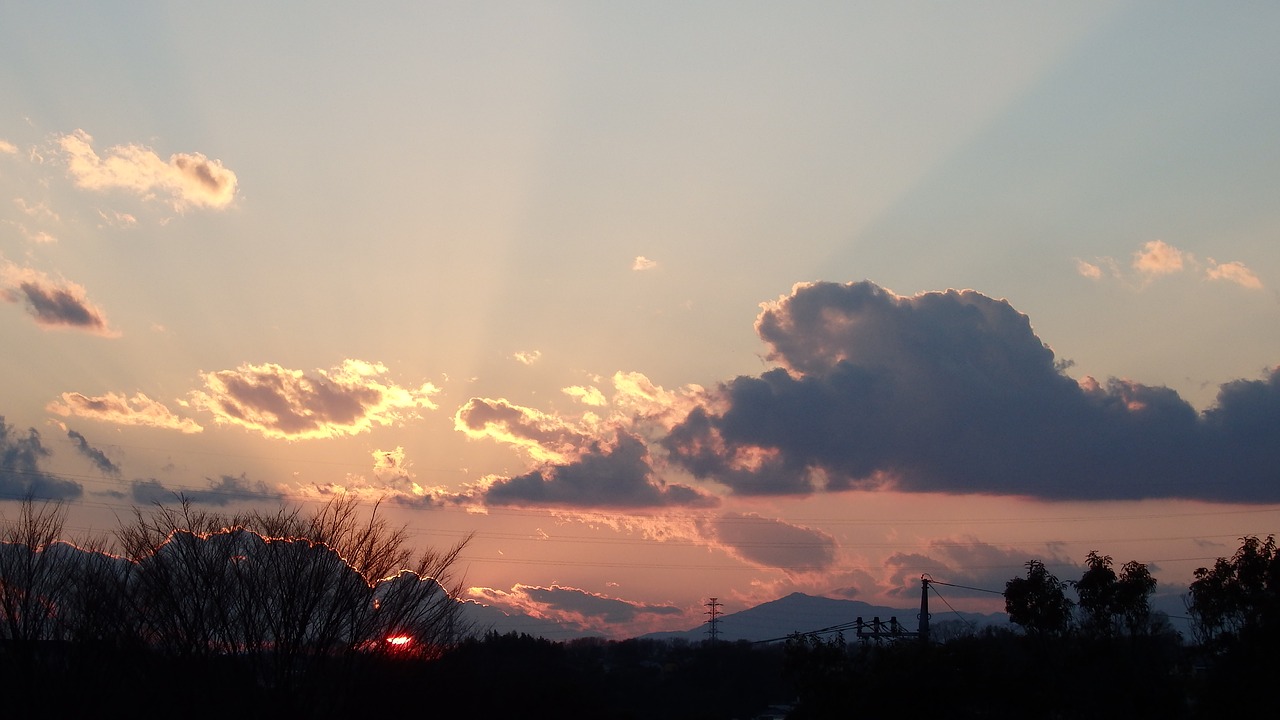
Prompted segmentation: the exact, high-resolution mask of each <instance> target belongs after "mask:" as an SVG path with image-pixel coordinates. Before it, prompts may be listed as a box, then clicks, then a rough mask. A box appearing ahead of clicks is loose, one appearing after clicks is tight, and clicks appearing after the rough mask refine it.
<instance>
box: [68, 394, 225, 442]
mask: <svg viewBox="0 0 1280 720" xmlns="http://www.w3.org/2000/svg"><path fill="white" fill-rule="evenodd" d="M45 409H46V410H48V411H49V412H51V413H54V414H57V415H61V416H63V417H71V416H75V417H82V418H88V419H90V420H101V421H103V422H110V423H115V424H117V425H138V426H142V427H153V428H163V429H165V430H177V431H179V432H182V433H198V432H200V431H201V430H203V429H204V428H202V427H200V425H199V424H198V423H196V421H194V420H191V419H188V418H181V417H178V416H177V415H174V414H173V412H172V411H170V410H169V408H167V407H165V406H164V404H163V403H160V402H158V401H156V400H152V399H151V398H149V397H147V396H146V395H144V394H142V393H137V394H135V395H134V396H133V397H132V398H126V397H125V396H124V395H117V394H115V393H107V394H106V395H101V396H99V397H89V396H87V395H82V394H80V393H72V392H68V393H62V401H61V402H58V401H54V402H51V403H49V405H48V406H46V408H45Z"/></svg>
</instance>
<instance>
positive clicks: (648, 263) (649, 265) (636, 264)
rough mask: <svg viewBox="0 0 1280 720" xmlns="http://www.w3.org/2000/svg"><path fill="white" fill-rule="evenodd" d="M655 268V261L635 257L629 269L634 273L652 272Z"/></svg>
mask: <svg viewBox="0 0 1280 720" xmlns="http://www.w3.org/2000/svg"><path fill="white" fill-rule="evenodd" d="M656 267H658V263H657V262H656V261H653V260H650V259H649V258H647V257H645V256H643V255H637V256H636V259H635V260H632V261H631V269H632V270H635V271H636V272H643V271H645V270H652V269H654V268H656Z"/></svg>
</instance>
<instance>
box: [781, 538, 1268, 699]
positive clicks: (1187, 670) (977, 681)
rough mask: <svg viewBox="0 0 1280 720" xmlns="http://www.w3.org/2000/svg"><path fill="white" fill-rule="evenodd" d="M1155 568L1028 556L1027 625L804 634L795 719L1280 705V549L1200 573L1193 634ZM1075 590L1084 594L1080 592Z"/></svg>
mask: <svg viewBox="0 0 1280 720" xmlns="http://www.w3.org/2000/svg"><path fill="white" fill-rule="evenodd" d="M1155 590H1156V580H1155V578H1153V577H1152V576H1151V574H1150V572H1148V569H1147V568H1146V566H1145V565H1143V564H1141V563H1138V562H1129V563H1126V564H1125V565H1124V566H1122V567H1121V568H1120V570H1119V572H1117V571H1116V569H1115V567H1114V564H1113V561H1112V558H1111V557H1109V556H1106V555H1101V554H1099V553H1097V552H1091V553H1089V554H1088V556H1087V557H1086V558H1085V568H1084V572H1083V574H1082V575H1081V577H1080V578H1079V579H1078V580H1066V581H1064V580H1060V579H1058V578H1057V577H1056V576H1055V575H1054V574H1053V573H1051V572H1050V571H1049V570H1048V568H1046V566H1045V565H1044V563H1042V562H1040V561H1038V560H1032V561H1029V562H1028V563H1027V565H1026V574H1025V575H1024V576H1020V577H1015V578H1011V579H1010V580H1009V581H1008V583H1006V585H1005V591H1004V599H1005V609H1006V611H1007V612H1008V613H1009V619H1010V621H1011V622H1012V623H1014V624H1015V625H1016V626H1018V627H1019V628H1020V631H1015V630H1012V629H1007V628H986V629H984V630H983V631H982V632H972V633H968V634H959V635H958V636H954V637H952V638H951V639H949V640H948V641H947V642H945V643H931V644H924V643H919V642H911V641H907V642H898V643H896V644H891V645H871V646H855V645H849V644H847V643H846V642H845V639H844V638H843V637H835V638H818V637H812V636H800V635H797V636H794V637H792V638H791V639H789V641H788V648H787V668H788V673H789V675H790V676H791V677H793V678H794V679H795V682H796V692H797V696H798V701H797V705H796V707H795V709H794V710H793V711H792V712H791V713H790V714H789V715H788V716H787V717H789V718H796V719H802V718H828V717H859V718H889V717H895V718H896V717H925V716H927V715H936V716H939V717H952V718H1168V719H1178V718H1188V719H1189V718H1222V717H1236V716H1244V715H1245V713H1250V714H1252V713H1255V712H1256V711H1257V710H1258V709H1260V708H1265V707H1269V706H1273V705H1274V689H1273V686H1272V684H1271V683H1272V682H1274V680H1275V678H1276V677H1277V672H1280V653H1278V652H1277V651H1278V650H1280V553H1277V547H1276V542H1275V538H1274V537H1267V538H1266V539H1265V540H1264V539H1259V538H1257V537H1245V538H1243V539H1242V542H1241V545H1240V548H1239V549H1238V550H1237V551H1236V552H1235V554H1234V555H1232V556H1231V557H1223V558H1219V559H1218V561H1217V562H1216V563H1215V564H1214V565H1213V566H1212V567H1209V568H1199V569H1197V570H1196V571H1195V580H1194V581H1193V582H1192V583H1191V585H1190V587H1189V588H1188V592H1187V594H1186V596H1185V598H1186V609H1187V614H1188V619H1189V620H1190V623H1191V628H1192V637H1191V638H1183V637H1182V636H1180V635H1179V634H1178V633H1176V632H1175V631H1174V630H1173V629H1172V627H1171V625H1170V624H1169V622H1168V618H1167V617H1165V616H1164V615H1163V614H1160V613H1153V612H1152V610H1151V607H1150V602H1149V601H1150V597H1151V595H1152V594H1153V593H1154V592H1155ZM1072 595H1074V596H1075V597H1074V599H1073V598H1072V597H1071V596H1072Z"/></svg>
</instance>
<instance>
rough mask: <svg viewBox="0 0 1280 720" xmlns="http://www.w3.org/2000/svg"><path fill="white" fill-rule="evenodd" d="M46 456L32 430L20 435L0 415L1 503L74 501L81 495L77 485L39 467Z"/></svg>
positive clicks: (81, 491)
mask: <svg viewBox="0 0 1280 720" xmlns="http://www.w3.org/2000/svg"><path fill="white" fill-rule="evenodd" d="M49 455H50V452H49V450H48V448H46V447H45V446H44V443H42V442H41V441H40V433H39V432H38V431H37V430H36V429H35V428H28V429H27V432H26V434H23V433H21V432H18V431H17V430H16V429H15V428H14V427H12V426H10V425H8V424H7V423H5V419H4V416H3V415H0V500H21V499H22V498H25V497H31V498H34V499H37V500H73V499H75V498H78V497H80V496H81V495H83V494H84V487H83V486H82V485H80V483H78V482H74V481H72V480H67V479H65V478H60V477H58V476H57V475H53V474H51V473H48V472H46V471H45V470H43V469H42V468H41V467H40V463H41V462H42V461H43V460H44V459H45V458H47V457H49Z"/></svg>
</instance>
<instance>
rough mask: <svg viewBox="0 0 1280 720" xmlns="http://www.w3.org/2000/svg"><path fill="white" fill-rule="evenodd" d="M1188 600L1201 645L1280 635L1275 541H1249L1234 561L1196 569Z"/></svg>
mask: <svg viewBox="0 0 1280 720" xmlns="http://www.w3.org/2000/svg"><path fill="white" fill-rule="evenodd" d="M1190 590H1191V592H1190V595H1189V596H1188V599H1187V610H1188V612H1189V613H1190V614H1191V617H1192V621H1193V626H1192V627H1193V631H1194V633H1195V635H1196V639H1197V640H1199V641H1200V642H1202V643H1218V644H1222V643H1227V644H1229V643H1231V642H1233V641H1236V640H1240V639H1252V638H1255V637H1259V636H1263V635H1275V634H1277V631H1280V553H1278V552H1277V549H1276V540H1275V536H1273V535H1268V536H1267V539H1266V540H1259V539H1258V538H1257V537H1254V536H1249V537H1245V538H1242V539H1241V543H1240V548H1239V549H1238V550H1236V552H1235V554H1234V555H1232V556H1231V557H1230V558H1222V557H1220V558H1218V560H1217V562H1216V563H1214V566H1213V567H1212V568H1203V567H1202V568H1197V569H1196V571H1195V580H1194V581H1193V582H1192V583H1191V588H1190Z"/></svg>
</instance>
